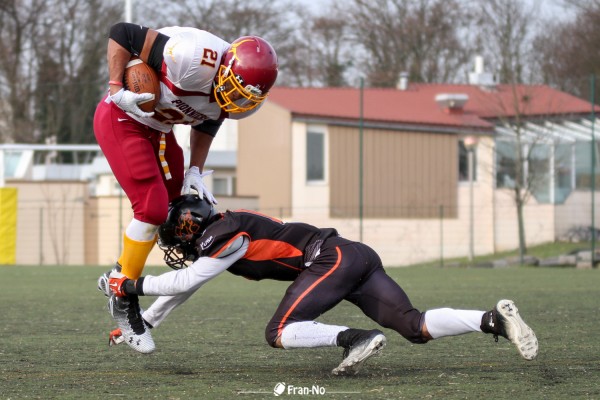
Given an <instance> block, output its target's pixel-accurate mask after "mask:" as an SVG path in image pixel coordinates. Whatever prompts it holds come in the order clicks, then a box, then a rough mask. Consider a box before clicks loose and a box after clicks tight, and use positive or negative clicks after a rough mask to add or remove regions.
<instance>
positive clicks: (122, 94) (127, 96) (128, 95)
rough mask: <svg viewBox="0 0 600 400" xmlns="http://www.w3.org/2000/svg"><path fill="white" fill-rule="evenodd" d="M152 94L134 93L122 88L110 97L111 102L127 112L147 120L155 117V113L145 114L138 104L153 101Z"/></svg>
mask: <svg viewBox="0 0 600 400" xmlns="http://www.w3.org/2000/svg"><path fill="white" fill-rule="evenodd" d="M152 96H153V94H152V93H139V94H138V93H134V92H132V91H130V90H125V89H124V88H121V90H119V91H118V92H117V93H115V94H113V95H109V96H108V97H110V100H111V101H112V102H113V103H115V104H116V105H118V106H119V108H120V109H121V110H123V111H125V112H129V113H132V114H134V115H137V116H138V117H142V118H147V117H151V116H153V115H154V112H149V113H148V112H144V111H142V110H141V109H140V107H139V106H138V103H140V102H142V101H146V100H150V99H152Z"/></svg>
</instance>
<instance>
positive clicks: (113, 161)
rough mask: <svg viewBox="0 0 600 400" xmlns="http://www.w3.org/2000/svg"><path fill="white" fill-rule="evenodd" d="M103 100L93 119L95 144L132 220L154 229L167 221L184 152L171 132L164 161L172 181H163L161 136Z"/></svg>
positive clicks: (178, 187)
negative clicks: (128, 209)
mask: <svg viewBox="0 0 600 400" xmlns="http://www.w3.org/2000/svg"><path fill="white" fill-rule="evenodd" d="M104 100H105V99H102V100H101V101H100V103H99V104H98V106H97V108H96V113H95V115H94V134H95V136H96V140H97V141H98V144H99V145H100V148H101V149H102V152H103V153H104V156H105V157H106V160H107V161H108V164H109V165H110V168H111V170H112V172H113V174H114V175H115V177H116V178H117V181H118V182H119V184H120V185H121V187H122V188H123V190H124V191H125V194H126V195H127V198H129V201H130V202H131V207H132V209H133V214H134V218H135V219H137V220H139V221H142V222H146V223H149V224H153V225H160V224H162V223H163V222H164V221H165V220H166V219H167V214H168V208H169V201H170V200H172V199H174V198H175V197H177V196H179V195H180V193H181V186H182V184H183V172H184V167H183V150H181V147H179V145H178V144H177V141H176V140H175V135H174V134H173V131H171V132H169V133H166V134H165V139H166V148H165V154H164V157H165V160H166V161H167V163H168V165H169V170H170V172H171V179H169V180H167V179H166V178H165V175H164V172H163V168H162V166H161V164H160V160H159V158H158V151H159V144H160V143H159V141H160V136H161V132H159V131H157V130H155V129H152V128H149V127H147V126H145V125H143V124H141V123H139V122H137V121H135V120H133V119H132V118H131V117H129V116H128V115H127V114H126V113H125V112H124V111H123V110H121V109H120V108H119V107H117V106H116V105H115V104H113V103H106V102H105V101H104Z"/></svg>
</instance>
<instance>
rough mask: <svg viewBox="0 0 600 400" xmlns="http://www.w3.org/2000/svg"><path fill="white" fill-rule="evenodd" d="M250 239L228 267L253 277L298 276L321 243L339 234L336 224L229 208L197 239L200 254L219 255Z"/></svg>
mask: <svg viewBox="0 0 600 400" xmlns="http://www.w3.org/2000/svg"><path fill="white" fill-rule="evenodd" d="M242 236H243V237H245V238H247V239H248V240H249V242H250V243H249V246H248V250H247V251H246V253H245V255H244V256H243V257H242V258H241V259H239V260H237V261H236V262H235V263H234V264H232V265H231V266H230V267H229V268H228V269H227V270H228V271H229V272H231V273H233V274H235V275H240V276H243V277H246V278H248V279H252V280H261V279H276V280H284V281H290V280H294V279H295V278H296V277H297V276H298V275H299V274H300V272H302V271H303V270H304V269H305V268H307V267H308V266H309V265H310V263H311V262H312V260H313V259H314V258H315V257H316V256H317V255H318V251H319V248H320V245H321V243H322V242H323V241H324V240H325V239H327V238H329V237H332V236H338V233H337V231H336V230H335V229H333V228H327V229H319V228H317V227H315V226H312V225H309V224H305V223H299V222H298V223H297V222H288V223H284V222H282V221H280V220H278V219H275V218H272V217H269V216H267V215H264V214H260V213H257V212H254V211H248V210H236V211H227V212H225V213H223V214H220V216H219V219H217V220H216V221H214V222H211V224H210V225H209V226H208V227H207V228H206V230H205V231H204V233H203V234H202V236H201V237H200V238H199V239H198V240H197V242H196V246H197V249H198V254H199V255H200V257H212V258H218V257H219V256H220V255H221V254H223V253H224V252H226V251H227V250H228V248H229V246H231V244H232V243H234V242H235V241H236V240H238V239H239V238H240V237H242Z"/></svg>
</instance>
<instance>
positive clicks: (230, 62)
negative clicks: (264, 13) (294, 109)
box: [214, 36, 277, 113]
mask: <svg viewBox="0 0 600 400" xmlns="http://www.w3.org/2000/svg"><path fill="white" fill-rule="evenodd" d="M275 79H277V54H275V50H274V49H273V47H272V46H271V45H270V44H269V42H267V41H266V40H264V39H261V38H259V37H258V36H242V37H241V38H239V39H236V40H235V41H233V43H231V46H229V50H227V52H226V53H225V57H224V59H223V63H222V64H221V66H220V67H219V72H218V73H217V84H216V86H215V89H214V91H215V98H216V100H217V103H218V104H219V106H220V107H221V109H222V110H223V111H226V112H228V113H240V112H244V111H249V110H252V109H253V108H255V107H256V106H258V105H259V104H260V103H262V102H263V101H264V99H265V98H266V97H267V92H268V91H269V90H270V89H271V87H272V86H273V84H274V83H275Z"/></svg>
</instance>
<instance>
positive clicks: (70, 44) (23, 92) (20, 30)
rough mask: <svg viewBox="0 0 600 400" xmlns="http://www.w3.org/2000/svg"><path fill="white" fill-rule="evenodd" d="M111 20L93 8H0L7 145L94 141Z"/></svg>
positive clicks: (109, 13) (76, 1)
mask: <svg viewBox="0 0 600 400" xmlns="http://www.w3.org/2000/svg"><path fill="white" fill-rule="evenodd" d="M117 10H118V11H117ZM118 12H120V9H118V8H115V5H114V3H113V5H111V4H110V3H107V2H102V1H100V0H92V1H84V0H67V1H60V0H45V1H44V0H31V1H26V2H23V1H16V0H15V1H10V2H8V1H5V2H2V3H0V22H1V23H2V30H1V31H0V45H1V46H0V47H1V48H2V50H0V52H2V59H3V60H4V61H5V62H3V63H1V65H0V82H1V83H2V86H1V87H0V92H2V94H3V97H5V96H4V95H6V97H5V98H7V99H8V103H9V105H8V107H5V106H4V105H3V106H2V107H0V109H2V112H3V113H6V114H5V115H6V120H7V121H10V122H9V124H8V125H9V130H10V137H11V139H12V140H18V141H21V142H40V141H43V140H45V139H46V138H50V137H56V138H57V139H58V142H60V143H86V142H88V143H89V142H93V141H94V138H93V133H92V117H93V113H94V109H95V104H96V103H97V102H98V100H99V99H100V97H101V94H102V91H103V90H104V86H105V84H104V81H105V79H102V78H101V77H102V75H103V71H104V69H105V68H104V62H105V61H104V53H105V49H106V37H107V30H108V26H110V25H109V22H108V21H110V20H114V19H115V16H116V15H117V13H118Z"/></svg>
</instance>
